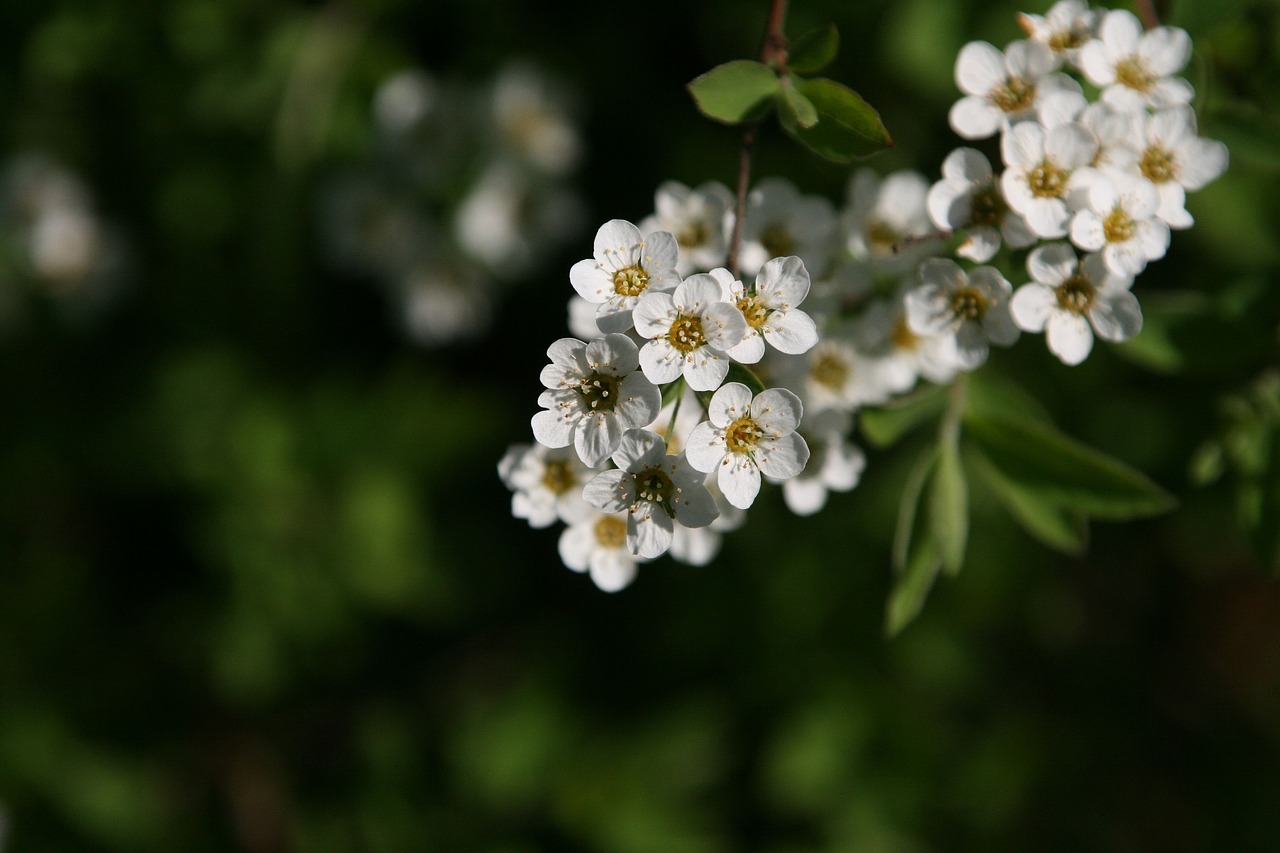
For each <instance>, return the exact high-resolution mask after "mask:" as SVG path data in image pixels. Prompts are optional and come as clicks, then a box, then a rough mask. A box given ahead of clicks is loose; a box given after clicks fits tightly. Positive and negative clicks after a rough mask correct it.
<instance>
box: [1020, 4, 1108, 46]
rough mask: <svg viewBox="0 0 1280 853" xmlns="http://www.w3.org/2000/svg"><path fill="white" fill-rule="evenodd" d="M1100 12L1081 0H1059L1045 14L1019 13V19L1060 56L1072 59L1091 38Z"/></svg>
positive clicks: (1030, 31) (1026, 28) (1033, 34)
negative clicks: (1091, 8) (1092, 9)
mask: <svg viewBox="0 0 1280 853" xmlns="http://www.w3.org/2000/svg"><path fill="white" fill-rule="evenodd" d="M1099 15H1100V13H1099V12H1097V11H1091V10H1090V9H1089V4H1088V3H1085V2H1084V0H1058V2H1057V3H1054V4H1053V5H1052V6H1051V7H1049V11H1048V12H1047V13H1045V14H1044V15H1031V14H1024V13H1021V12H1020V13H1018V23H1019V24H1020V25H1021V26H1022V30H1023V32H1025V33H1026V34H1027V36H1028V37H1029V38H1031V39H1033V40H1035V41H1038V42H1040V43H1041V44H1043V45H1045V46H1046V47H1048V48H1049V50H1051V51H1053V52H1054V54H1055V55H1056V56H1058V57H1059V59H1071V58H1072V57H1074V56H1075V55H1076V53H1078V52H1079V50H1080V48H1081V47H1083V46H1084V45H1085V44H1086V43H1088V41H1089V40H1090V39H1092V38H1093V33H1094V28H1095V27H1096V26H1097V23H1098V17H1099Z"/></svg>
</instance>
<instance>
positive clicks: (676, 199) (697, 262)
mask: <svg viewBox="0 0 1280 853" xmlns="http://www.w3.org/2000/svg"><path fill="white" fill-rule="evenodd" d="M653 201H654V208H655V212H654V214H653V215H652V216H649V217H647V218H645V219H644V220H643V221H642V222H641V223H640V230H641V231H644V232H646V233H648V232H650V231H669V232H670V233H671V234H672V235H674V236H675V238H676V243H677V244H678V245H679V247H680V257H679V260H678V262H677V264H676V270H677V271H678V272H679V273H680V275H682V276H686V275H689V274H690V273H692V272H697V271H706V270H710V269H712V268H713V267H718V266H722V265H723V264H724V262H725V255H726V253H727V252H728V250H729V236H728V232H729V230H730V229H731V228H732V224H733V205H734V198H733V193H731V192H729V188H728V187H726V186H725V185H724V184H721V183H717V182H715V181H710V182H708V183H705V184H703V185H702V186H700V187H698V188H697V189H690V188H689V187H687V186H685V185H684V184H682V183H680V182H679V181H664V182H663V183H662V184H661V185H660V186H659V187H658V191H657V192H656V193H655V194H654V200H653Z"/></svg>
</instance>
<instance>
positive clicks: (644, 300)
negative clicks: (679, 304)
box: [633, 293, 676, 338]
mask: <svg viewBox="0 0 1280 853" xmlns="http://www.w3.org/2000/svg"><path fill="white" fill-rule="evenodd" d="M675 316H676V305H675V301H674V300H673V299H672V298H671V294H669V293H645V294H643V295H642V296H641V297H640V299H639V300H638V301H637V302H636V307H635V311H634V317H633V319H634V321H635V324H636V331H637V332H638V333H639V334H640V337H642V338H656V337H658V336H659V335H665V334H666V333H667V332H668V331H670V330H671V322H672V320H674V319H675Z"/></svg>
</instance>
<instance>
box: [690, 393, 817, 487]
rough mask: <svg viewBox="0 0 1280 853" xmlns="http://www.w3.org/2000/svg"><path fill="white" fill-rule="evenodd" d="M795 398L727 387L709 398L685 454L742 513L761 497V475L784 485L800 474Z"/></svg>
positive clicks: (804, 453)
mask: <svg viewBox="0 0 1280 853" xmlns="http://www.w3.org/2000/svg"><path fill="white" fill-rule="evenodd" d="M801 409H802V407H801V404H800V398H799V397H797V396H796V395H795V394H793V393H792V392H790V391H788V390H786V389H785V388H767V389H765V390H764V391H761V392H760V393H759V394H756V395H755V396H754V397H753V396H752V395H751V389H750V388H748V387H747V386H746V385H743V384H742V383H741V382H727V383H725V384H724V385H723V386H721V388H720V390H718V391H716V393H715V394H714V395H713V396H712V397H711V402H710V403H709V404H708V405H707V418H708V419H707V420H705V421H703V422H702V423H700V424H698V425H697V426H696V427H694V430H693V433H692V434H691V435H690V436H689V445H688V447H687V449H686V450H685V454H686V455H687V456H688V458H689V464H691V465H692V466H693V467H694V468H696V469H697V470H699V471H702V472H704V473H710V472H712V471H718V474H717V475H716V482H717V484H718V485H719V486H720V491H722V492H723V493H724V496H725V498H726V499H727V500H728V501H729V503H730V504H732V505H733V506H736V507H738V508H739V509H746V508H748V507H750V506H751V504H752V503H753V502H754V501H755V499H756V495H757V494H759V492H760V476H761V474H765V475H768V476H770V477H775V478H777V479H779V480H785V479H788V478H790V477H794V476H795V475H796V474H799V473H800V472H801V471H802V470H804V466H805V463H806V462H807V461H808V460H809V447H808V445H807V444H805V441H804V439H803V438H801V437H800V436H799V434H797V433H796V431H795V430H796V427H797V426H799V425H800V415H801Z"/></svg>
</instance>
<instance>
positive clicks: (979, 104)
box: [947, 95, 1004, 139]
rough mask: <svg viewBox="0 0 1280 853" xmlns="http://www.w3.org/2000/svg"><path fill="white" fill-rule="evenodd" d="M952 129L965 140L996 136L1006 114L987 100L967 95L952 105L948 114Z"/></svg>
mask: <svg viewBox="0 0 1280 853" xmlns="http://www.w3.org/2000/svg"><path fill="white" fill-rule="evenodd" d="M947 119H948V121H949V122H950V123H951V129H952V130H954V131H955V132H956V133H957V134H958V135H959V136H962V137H964V138H965V139H986V138H987V137H988V136H994V135H995V133H996V131H998V130H999V129H1000V124H1001V122H1003V121H1004V113H1003V112H1002V111H1001V109H1000V108H999V107H997V106H996V105H995V104H993V103H991V102H990V101H988V100H987V99H986V98H979V97H977V96H975V95H967V96H965V97H963V98H961V99H960V100H958V101H956V102H955V103H954V104H952V105H951V110H950V112H949V113H948V114H947Z"/></svg>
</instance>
